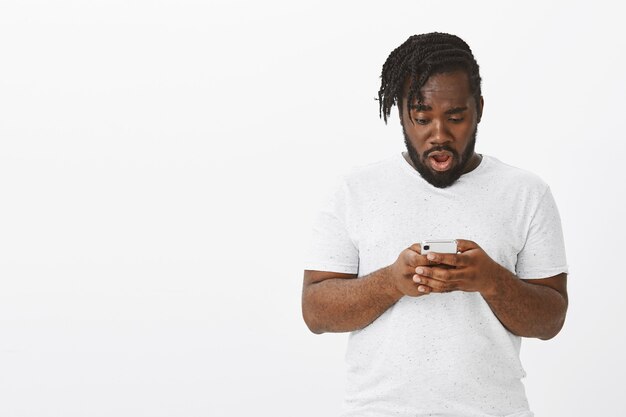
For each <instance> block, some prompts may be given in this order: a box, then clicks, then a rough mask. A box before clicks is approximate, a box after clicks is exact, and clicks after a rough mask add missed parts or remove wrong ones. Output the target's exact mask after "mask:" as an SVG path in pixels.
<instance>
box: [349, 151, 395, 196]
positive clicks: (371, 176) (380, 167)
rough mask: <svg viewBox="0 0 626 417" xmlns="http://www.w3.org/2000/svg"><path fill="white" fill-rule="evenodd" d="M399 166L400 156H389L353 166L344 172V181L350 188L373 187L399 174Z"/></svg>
mask: <svg viewBox="0 0 626 417" xmlns="http://www.w3.org/2000/svg"><path fill="white" fill-rule="evenodd" d="M397 167H398V156H397V155H393V156H389V157H387V158H385V159H382V160H379V161H376V162H372V163H368V164H364V165H360V166H355V167H353V168H352V169H350V170H349V171H348V172H347V173H345V174H344V176H343V182H344V183H345V184H346V185H347V186H348V187H349V188H350V189H358V188H362V187H366V188H371V187H373V186H376V184H380V183H386V182H388V181H389V179H390V177H392V176H394V175H397V171H396V169H397Z"/></svg>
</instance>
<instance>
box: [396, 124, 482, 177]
mask: <svg viewBox="0 0 626 417" xmlns="http://www.w3.org/2000/svg"><path fill="white" fill-rule="evenodd" d="M477 132H478V126H476V128H474V133H472V136H471V138H470V140H469V142H468V144H467V147H466V148H465V150H464V151H463V154H462V155H461V156H460V157H459V153H458V152H457V151H456V150H454V149H453V148H451V147H450V146H448V145H440V146H435V147H433V148H430V149H429V150H427V151H426V152H424V153H423V154H422V155H421V156H420V155H419V154H418V153H417V150H416V149H415V147H414V146H413V145H412V144H411V141H410V140H409V137H408V136H407V134H406V131H405V130H404V126H402V133H403V134H404V144H405V145H406V150H407V152H408V153H409V158H410V159H411V162H413V165H414V166H415V168H416V169H417V172H419V173H420V175H421V176H422V178H424V179H425V180H426V181H428V182H429V183H430V184H432V185H433V186H435V187H437V188H446V187H449V186H451V185H452V184H453V183H454V182H455V181H456V180H458V179H459V178H461V175H463V173H464V171H465V168H466V167H467V164H468V163H469V161H470V160H471V159H472V156H473V155H474V148H475V146H476V133H477ZM436 151H447V152H450V153H451V154H452V157H453V165H452V167H451V168H450V169H448V170H447V171H443V172H440V171H435V170H433V169H431V168H430V167H429V166H428V165H427V163H426V161H427V160H428V155H430V154H431V153H432V152H436Z"/></svg>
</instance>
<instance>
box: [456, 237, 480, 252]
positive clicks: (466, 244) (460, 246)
mask: <svg viewBox="0 0 626 417" xmlns="http://www.w3.org/2000/svg"><path fill="white" fill-rule="evenodd" d="M456 248H457V250H458V251H459V252H461V253H463V252H465V251H468V250H470V249H477V248H480V246H478V244H477V243H476V242H474V241H471V240H465V239H457V240H456Z"/></svg>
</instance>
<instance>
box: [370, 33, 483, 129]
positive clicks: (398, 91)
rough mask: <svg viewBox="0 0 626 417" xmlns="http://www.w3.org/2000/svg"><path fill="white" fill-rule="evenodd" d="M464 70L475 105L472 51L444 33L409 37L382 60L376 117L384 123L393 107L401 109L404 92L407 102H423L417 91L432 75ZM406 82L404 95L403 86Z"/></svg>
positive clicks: (476, 89)
mask: <svg viewBox="0 0 626 417" xmlns="http://www.w3.org/2000/svg"><path fill="white" fill-rule="evenodd" d="M455 70H463V71H465V72H466V73H467V76H468V78H469V83H470V91H471V92H472V94H473V95H474V98H475V100H476V104H477V105H478V103H479V101H480V96H481V91H480V81H481V78H480V73H479V70H478V63H477V62H476V59H475V58H474V55H473V54H472V50H471V49H470V47H469V46H468V45H467V43H465V42H464V41H463V40H462V39H461V38H459V37H458V36H454V35H450V34H447V33H439V32H433V33H425V34H421V35H413V36H411V37H409V39H407V40H406V41H405V42H404V43H403V44H402V45H400V46H399V47H397V48H396V49H394V50H393V51H392V52H391V53H390V54H389V57H388V58H387V61H385V64H384V65H383V70H382V73H381V76H380V78H381V83H380V90H378V105H379V116H380V117H382V118H383V119H384V120H385V123H387V118H388V117H389V115H390V114H391V108H392V107H393V105H394V104H396V105H398V108H399V109H400V110H402V108H401V107H402V96H403V93H404V94H405V95H406V97H407V99H408V103H413V102H414V101H415V100H416V99H417V101H418V102H420V101H422V99H423V97H422V94H421V93H420V90H421V89H422V87H423V86H424V84H426V81H427V80H428V78H430V76H431V75H435V74H440V73H443V72H450V71H455ZM407 82H409V85H408V89H407V91H406V92H404V91H403V90H404V88H405V83H407Z"/></svg>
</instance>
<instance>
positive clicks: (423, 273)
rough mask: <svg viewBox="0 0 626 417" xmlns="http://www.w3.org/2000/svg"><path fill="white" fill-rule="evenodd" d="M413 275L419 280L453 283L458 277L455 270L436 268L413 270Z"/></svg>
mask: <svg viewBox="0 0 626 417" xmlns="http://www.w3.org/2000/svg"><path fill="white" fill-rule="evenodd" d="M415 275H417V276H418V277H419V278H422V277H424V278H430V279H434V280H436V281H442V282H447V281H453V280H456V279H457V277H458V273H457V271H456V270H455V269H449V268H438V267H433V268H424V267H421V266H418V267H417V268H415Z"/></svg>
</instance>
